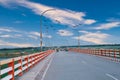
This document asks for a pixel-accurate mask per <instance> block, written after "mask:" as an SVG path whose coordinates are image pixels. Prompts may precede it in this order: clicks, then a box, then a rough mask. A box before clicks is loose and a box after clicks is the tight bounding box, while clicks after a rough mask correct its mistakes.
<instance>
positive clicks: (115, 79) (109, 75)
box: [106, 74, 118, 80]
mask: <svg viewBox="0 0 120 80" xmlns="http://www.w3.org/2000/svg"><path fill="white" fill-rule="evenodd" d="M106 75H107V76H108V77H111V78H112V79H114V80H118V79H117V78H116V77H114V76H112V75H111V74H106Z"/></svg>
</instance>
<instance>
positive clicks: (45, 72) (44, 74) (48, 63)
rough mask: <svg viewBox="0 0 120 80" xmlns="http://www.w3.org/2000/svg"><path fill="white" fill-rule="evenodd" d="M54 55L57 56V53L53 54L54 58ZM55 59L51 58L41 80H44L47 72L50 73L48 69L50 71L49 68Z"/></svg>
mask: <svg viewBox="0 0 120 80" xmlns="http://www.w3.org/2000/svg"><path fill="white" fill-rule="evenodd" d="M54 55H55V53H54V54H53V57H54ZM53 57H51V60H50V62H49V63H48V67H47V68H46V70H45V72H44V74H43V76H42V78H41V80H44V78H45V75H46V74H47V71H48V69H49V67H50V65H51V63H52V61H53Z"/></svg>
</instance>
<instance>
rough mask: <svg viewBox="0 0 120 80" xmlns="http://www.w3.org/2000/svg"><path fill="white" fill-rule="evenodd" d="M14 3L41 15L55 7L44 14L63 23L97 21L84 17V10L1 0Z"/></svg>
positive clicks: (26, 0)
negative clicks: (76, 10) (77, 10)
mask: <svg viewBox="0 0 120 80" xmlns="http://www.w3.org/2000/svg"><path fill="white" fill-rule="evenodd" d="M12 3H14V4H17V5H19V6H24V7H26V8H29V9H31V10H32V11H33V12H34V13H35V14H38V15H41V13H42V12H44V11H45V10H48V9H53V8H54V9H55V10H54V11H49V12H47V13H45V14H44V16H45V17H47V18H49V19H51V20H52V21H53V22H55V21H56V20H58V21H59V22H60V23H61V24H65V25H69V26H75V25H76V24H80V23H82V24H87V25H90V24H93V23H95V22H96V21H95V20H93V19H85V18H84V17H85V16H86V14H85V13H83V12H75V11H71V10H67V9H66V10H62V9H58V8H55V7H50V6H46V5H42V4H39V3H35V2H30V1H28V0H0V4H2V5H5V6H7V5H11V4H12Z"/></svg>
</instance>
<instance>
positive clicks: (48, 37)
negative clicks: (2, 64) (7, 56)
mask: <svg viewBox="0 0 120 80" xmlns="http://www.w3.org/2000/svg"><path fill="white" fill-rule="evenodd" d="M119 4H120V0H0V48H15V47H38V46H40V31H41V28H40V27H42V33H43V45H44V46H66V45H69V46H71V45H78V40H80V44H81V45H96V44H120V37H119V31H120V5H119ZM40 20H41V21H40Z"/></svg>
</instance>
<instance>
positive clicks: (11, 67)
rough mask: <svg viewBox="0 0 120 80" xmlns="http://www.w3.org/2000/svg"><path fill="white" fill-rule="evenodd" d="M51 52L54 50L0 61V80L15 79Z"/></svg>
mask: <svg viewBox="0 0 120 80" xmlns="http://www.w3.org/2000/svg"><path fill="white" fill-rule="evenodd" d="M53 52H54V50H48V51H45V52H40V53H36V54H31V55H26V56H21V57H16V58H12V59H7V60H3V61H0V68H1V69H0V80H15V77H16V76H22V74H23V73H24V72H27V71H28V70H29V69H30V68H32V67H33V66H35V65H36V64H37V63H38V62H40V61H41V60H43V59H44V58H45V57H47V56H48V55H49V54H51V53H53Z"/></svg>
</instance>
